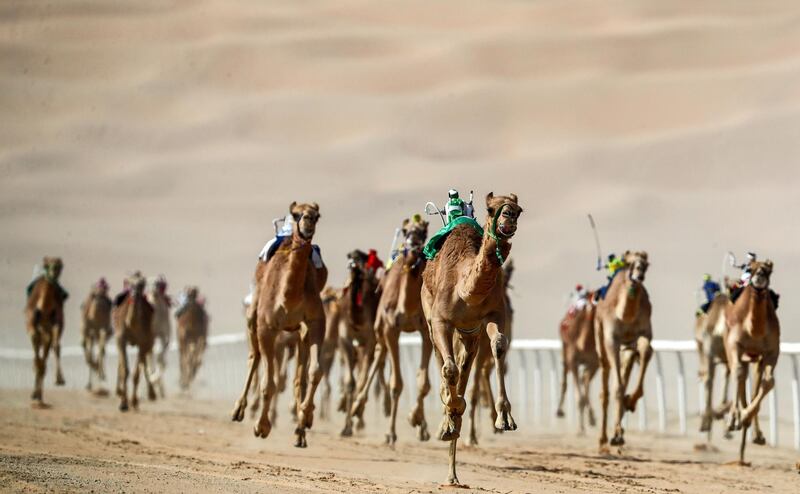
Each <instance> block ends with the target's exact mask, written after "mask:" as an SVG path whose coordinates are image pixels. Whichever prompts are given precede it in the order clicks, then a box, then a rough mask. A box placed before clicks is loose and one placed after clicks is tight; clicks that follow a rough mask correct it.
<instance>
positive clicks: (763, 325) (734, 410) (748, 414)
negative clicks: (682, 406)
mask: <svg viewBox="0 0 800 494" xmlns="http://www.w3.org/2000/svg"><path fill="white" fill-rule="evenodd" d="M772 270H773V264H772V261H770V260H767V261H764V262H758V261H751V262H750V273H752V276H751V277H750V281H749V283H748V284H747V285H746V286H745V287H744V288H743V289H742V291H741V293H739V294H738V297H736V298H735V301H734V302H733V303H732V304H728V305H727V306H726V307H725V332H724V335H723V341H724V344H725V353H726V354H727V358H728V368H729V369H730V373H731V375H732V376H733V378H734V379H735V382H736V387H735V394H734V400H733V403H732V404H731V407H730V416H729V421H728V430H730V431H734V430H740V429H741V430H742V442H741V446H740V449H739V462H740V463H741V464H744V450H745V445H746V443H747V441H746V438H747V429H748V427H749V426H750V424H751V423H752V422H753V421H754V420H755V419H756V417H757V416H758V411H759V409H760V407H761V402H762V401H763V400H764V397H765V396H766V395H767V393H769V392H770V391H771V390H772V388H773V387H774V386H775V378H774V376H773V373H774V371H775V365H776V364H777V363H778V355H779V354H780V340H781V327H780V323H779V322H778V316H777V315H776V314H775V302H776V297H774V296H773V293H772V292H771V290H770V288H769V284H770V277H771V276H772ZM750 363H753V364H755V366H756V369H755V373H754V376H753V377H754V378H753V393H754V395H753V398H752V399H751V400H750V403H747V391H746V382H747V373H748V366H749V364H750Z"/></svg>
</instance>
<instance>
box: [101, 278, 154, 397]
mask: <svg viewBox="0 0 800 494" xmlns="http://www.w3.org/2000/svg"><path fill="white" fill-rule="evenodd" d="M145 285H146V280H145V278H144V277H143V276H141V275H140V274H139V273H138V272H137V273H136V274H134V275H133V277H132V278H131V279H130V281H129V287H130V290H129V291H128V293H127V294H126V295H125V298H124V299H122V301H121V303H120V304H119V305H118V306H116V307H114V308H113V309H112V311H111V319H112V322H113V323H114V334H115V335H116V337H117V350H118V352H119V370H118V373H117V396H119V397H120V403H119V409H120V410H121V411H123V412H124V411H127V410H128V376H129V374H130V370H129V368H128V352H127V348H128V345H131V346H135V347H137V348H138V349H139V352H138V356H137V360H136V365H135V366H134V370H133V390H132V391H131V396H130V404H131V405H132V406H133V408H134V409H137V408H138V407H139V396H138V389H139V375H140V373H144V378H145V382H146V383H147V398H148V399H150V400H151V401H152V400H155V399H156V392H155V388H154V387H153V382H152V368H153V365H152V360H153V341H154V340H155V335H154V333H153V307H152V306H151V305H150V302H148V301H147V297H146V296H145Z"/></svg>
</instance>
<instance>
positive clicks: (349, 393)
mask: <svg viewBox="0 0 800 494" xmlns="http://www.w3.org/2000/svg"><path fill="white" fill-rule="evenodd" d="M339 350H340V353H341V355H342V359H343V361H344V362H343V365H342V397H341V403H339V411H341V412H344V415H345V416H344V428H343V429H342V431H341V432H340V433H339V435H340V436H342V437H350V436H352V435H353V415H352V413H351V410H352V408H353V394H354V392H355V379H354V378H353V368H354V367H355V365H356V364H355V360H356V356H355V349H354V348H353V345H352V344H351V342H350V341H349V340H348V339H347V338H346V337H342V338H340V339H339Z"/></svg>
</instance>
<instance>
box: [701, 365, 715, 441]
mask: <svg viewBox="0 0 800 494" xmlns="http://www.w3.org/2000/svg"><path fill="white" fill-rule="evenodd" d="M703 360H704V362H705V364H706V367H705V369H704V372H703V388H704V389H705V394H706V395H705V398H706V404H705V411H704V412H703V417H702V420H701V422H700V432H707V433H708V441H711V422H712V420H713V415H712V411H711V402H712V396H711V395H712V394H713V392H714V374H715V373H716V365H715V364H714V361H713V359H710V358H705V359H703Z"/></svg>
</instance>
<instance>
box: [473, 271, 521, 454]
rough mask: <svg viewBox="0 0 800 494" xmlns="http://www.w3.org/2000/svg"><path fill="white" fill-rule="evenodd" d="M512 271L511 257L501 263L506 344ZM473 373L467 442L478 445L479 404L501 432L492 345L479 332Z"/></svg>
mask: <svg viewBox="0 0 800 494" xmlns="http://www.w3.org/2000/svg"><path fill="white" fill-rule="evenodd" d="M513 272H514V263H513V262H512V260H511V259H509V260H508V261H506V263H505V264H504V265H503V273H504V278H503V284H504V286H505V291H506V314H507V316H506V332H505V335H506V338H508V344H509V345H510V344H511V334H512V329H513V322H514V309H513V308H512V307H511V297H510V296H509V290H510V289H511V275H512V274H513ZM474 367H475V375H474V376H473V382H472V387H470V391H469V406H470V411H469V439H468V441H467V444H469V445H471V446H477V445H478V427H477V421H476V418H475V415H476V413H477V411H478V407H479V406H483V407H486V408H489V409H490V410H491V414H490V416H489V417H490V419H491V421H492V422H491V423H492V428H493V429H494V432H495V434H497V433H501V432H503V431H502V430H500V429H496V428H494V424H495V422H496V421H497V410H495V409H494V406H492V380H491V378H492V370H493V369H494V360H493V359H492V345H491V342H490V341H489V335H487V334H486V333H485V332H483V331H482V332H481V340H480V342H479V343H478V354H477V355H476V356H475V364H474ZM506 372H508V368H507V367H506V368H505V369H504V370H503V375H505V374H506Z"/></svg>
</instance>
